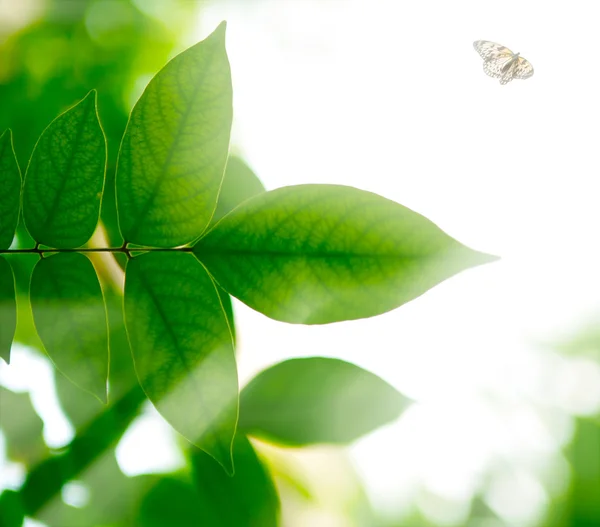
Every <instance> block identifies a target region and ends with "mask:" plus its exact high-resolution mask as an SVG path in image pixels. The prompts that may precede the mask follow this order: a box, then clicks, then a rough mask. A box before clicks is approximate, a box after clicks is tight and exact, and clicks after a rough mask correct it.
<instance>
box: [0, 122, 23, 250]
mask: <svg viewBox="0 0 600 527" xmlns="http://www.w3.org/2000/svg"><path fill="white" fill-rule="evenodd" d="M0 189H2V190H1V191H0V250H1V249H8V248H9V247H10V244H11V243H12V240H13V238H14V236H15V229H16V228H17V221H18V219H19V209H20V207H21V171H20V169H19V165H18V163H17V158H16V157H15V151H14V149H13V143H12V133H11V131H10V130H7V131H6V132H4V133H3V134H2V135H0Z"/></svg>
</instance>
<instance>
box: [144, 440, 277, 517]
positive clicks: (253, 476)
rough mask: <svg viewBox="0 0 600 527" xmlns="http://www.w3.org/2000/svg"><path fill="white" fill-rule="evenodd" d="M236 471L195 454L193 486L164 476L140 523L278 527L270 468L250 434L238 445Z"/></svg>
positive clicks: (148, 499)
mask: <svg viewBox="0 0 600 527" xmlns="http://www.w3.org/2000/svg"><path fill="white" fill-rule="evenodd" d="M233 458H234V462H235V475H234V476H233V477H230V476H227V475H226V474H225V473H224V472H223V470H222V468H221V467H220V466H219V464H218V463H216V462H215V461H214V459H212V458H211V457H210V456H209V455H207V454H205V453H204V452H202V451H196V452H195V453H194V454H193V455H192V468H193V472H192V475H193V479H194V483H195V485H191V484H189V483H188V482H186V481H183V480H182V479H177V478H174V477H168V478H163V479H162V480H161V481H159V482H158V484H157V485H156V486H155V487H154V488H152V489H151V490H150V492H149V493H148V494H147V495H146V496H145V498H144V500H143V502H142V504H141V507H140V513H139V517H138V525H139V526H140V527H164V526H165V525H173V526H182V527H183V526H186V527H187V526H190V527H191V526H195V525H198V526H200V525H201V526H202V527H225V526H227V527H229V526H232V527H276V526H277V516H278V513H279V498H278V496H277V492H276V490H275V487H274V485H273V482H272V481H271V478H270V476H269V474H268V472H267V471H266V470H265V468H264V466H263V465H262V463H261V462H260V460H259V459H258V457H257V455H256V452H255V451H254V448H253V447H252V445H251V444H250V442H249V441H248V439H246V437H245V436H243V435H242V436H240V435H238V436H236V439H235V442H234V447H233Z"/></svg>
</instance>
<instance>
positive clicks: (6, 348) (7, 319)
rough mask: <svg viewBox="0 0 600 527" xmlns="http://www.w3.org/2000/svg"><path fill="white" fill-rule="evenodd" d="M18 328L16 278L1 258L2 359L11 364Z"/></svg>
mask: <svg viewBox="0 0 600 527" xmlns="http://www.w3.org/2000/svg"><path fill="white" fill-rule="evenodd" d="M16 328H17V300H16V293H15V278H14V275H13V271H12V267H11V266H10V264H9V263H8V262H7V261H6V260H5V259H4V258H3V257H2V256H0V358H2V359H4V360H5V361H6V363H7V364H8V363H10V348H11V346H12V341H13V338H14V336H15V330H16Z"/></svg>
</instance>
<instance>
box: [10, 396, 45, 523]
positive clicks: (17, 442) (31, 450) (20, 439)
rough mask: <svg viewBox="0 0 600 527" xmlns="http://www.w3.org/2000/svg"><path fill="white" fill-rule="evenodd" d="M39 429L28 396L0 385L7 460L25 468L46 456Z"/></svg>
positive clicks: (39, 423)
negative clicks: (18, 463)
mask: <svg viewBox="0 0 600 527" xmlns="http://www.w3.org/2000/svg"><path fill="white" fill-rule="evenodd" d="M43 426H44V423H43V422H42V420H41V418H40V417H39V416H38V414H37V413H36V412H35V410H34V409H33V406H32V404H31V398H30V397H29V394H27V393H14V392H11V391H10V390H7V389H6V388H3V387H2V386H0V428H1V429H2V432H3V433H4V437H5V438H6V453H7V454H8V457H9V458H10V459H12V460H13V461H19V462H21V463H24V464H25V465H26V466H28V467H29V466H32V465H33V464H34V463H36V462H38V461H40V460H41V459H42V458H43V457H44V456H46V455H47V450H48V449H47V448H46V443H44V438H43V437H42V429H43ZM0 525H2V523H0Z"/></svg>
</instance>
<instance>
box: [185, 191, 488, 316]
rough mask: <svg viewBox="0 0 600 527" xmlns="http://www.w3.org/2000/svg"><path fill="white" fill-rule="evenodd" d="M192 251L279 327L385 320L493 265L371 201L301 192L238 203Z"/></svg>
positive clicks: (425, 223) (402, 212)
mask: <svg viewBox="0 0 600 527" xmlns="http://www.w3.org/2000/svg"><path fill="white" fill-rule="evenodd" d="M194 252H195V253H196V255H197V256H198V258H199V259H200V260H201V261H202V262H203V263H205V265H206V266H207V267H208V269H209V271H210V272H211V274H212V275H213V276H214V277H215V278H216V280H217V282H218V283H219V285H221V286H222V287H223V288H224V289H225V290H226V291H227V292H228V293H230V294H232V295H233V296H235V297H237V298H239V299H240V300H241V301H242V302H244V303H246V304H248V305H249V306H250V307H252V308H254V309H256V310H257V311H260V312H261V313H263V314H265V315H267V316H269V317H272V318H274V319H277V320H282V321H284V322H293V323H303V324H324V323H328V322H336V321H340V320H351V319H357V318H363V317H369V316H373V315H378V314H380V313H384V312H386V311H389V310H391V309H394V308H395V307H398V306H400V305H402V304H404V303H405V302H408V301H409V300H412V299H414V298H415V297H417V296H419V295H421V294H423V293H424V292H425V291H427V290H428V289H430V288H431V287H433V286H434V285H436V284H438V283H439V282H441V281H442V280H445V279H446V278H448V277H450V276H452V275H454V274H456V273H457V272H459V271H461V270H463V269H465V268H467V267H471V266H475V265H479V264H482V263H485V262H489V261H492V260H494V259H495V258H494V257H492V256H489V255H486V254H482V253H479V252H476V251H473V250H471V249H469V248H467V247H465V246H464V245H461V244H460V243H458V242H457V241H456V240H454V239H453V238H451V237H450V236H448V235H447V234H445V233H444V232H443V231H441V230H440V229H439V228H438V227H437V226H436V225H435V224H433V223H432V222H431V221H429V220H428V219H427V218H424V217H423V216H421V215H420V214H417V213H416V212H413V211H412V210H410V209H407V208H406V207H403V206H402V205H399V204H398V203H395V202H393V201H390V200H388V199H385V198H383V197H381V196H378V195H377V194H372V193H370V192H365V191H362V190H358V189H355V188H352V187H345V186H338V185H299V186H293V187H284V188H280V189H277V190H273V191H271V192H265V193H263V194H260V195H258V196H256V197H254V198H251V199H249V200H248V201H245V202H244V203H242V204H241V205H240V206H239V207H238V208H236V209H235V210H233V211H232V212H231V213H230V214H229V215H227V216H226V217H224V218H223V219H222V220H221V221H220V222H219V223H218V224H217V225H216V226H215V227H214V228H213V229H212V230H211V231H210V232H209V233H208V234H207V235H206V236H205V237H204V238H202V239H201V240H200V241H199V242H198V243H197V244H196V246H195V248H194Z"/></svg>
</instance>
